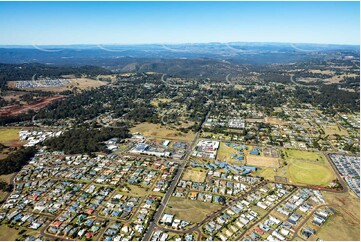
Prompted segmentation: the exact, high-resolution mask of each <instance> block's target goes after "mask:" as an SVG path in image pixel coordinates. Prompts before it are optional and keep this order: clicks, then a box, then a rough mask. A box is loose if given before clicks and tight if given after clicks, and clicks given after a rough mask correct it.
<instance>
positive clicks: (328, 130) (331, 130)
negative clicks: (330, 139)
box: [323, 125, 348, 135]
mask: <svg viewBox="0 0 361 242" xmlns="http://www.w3.org/2000/svg"><path fill="white" fill-rule="evenodd" d="M323 131H325V134H326V135H334V134H338V135H348V133H347V130H346V129H343V128H340V127H338V126H337V125H333V126H326V127H324V128H323Z"/></svg>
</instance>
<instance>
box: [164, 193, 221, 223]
mask: <svg viewBox="0 0 361 242" xmlns="http://www.w3.org/2000/svg"><path fill="white" fill-rule="evenodd" d="M220 208H221V205H218V204H213V203H208V202H202V201H197V200H194V201H193V200H190V199H186V198H179V197H171V198H170V200H169V202H168V204H167V207H166V209H165V210H164V213H169V214H174V215H175V216H176V217H177V218H179V219H182V220H185V221H188V222H191V223H199V222H201V221H202V220H203V219H205V218H206V217H207V215H208V214H211V213H213V212H214V211H216V210H218V209H220Z"/></svg>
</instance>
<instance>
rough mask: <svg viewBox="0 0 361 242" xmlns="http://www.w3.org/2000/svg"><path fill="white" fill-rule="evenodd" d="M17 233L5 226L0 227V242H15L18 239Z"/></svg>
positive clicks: (17, 231)
mask: <svg viewBox="0 0 361 242" xmlns="http://www.w3.org/2000/svg"><path fill="white" fill-rule="evenodd" d="M19 231H20V230H16V229H14V228H10V227H9V226H7V225H6V224H3V225H1V226H0V241H15V240H16V239H17V238H18V237H19Z"/></svg>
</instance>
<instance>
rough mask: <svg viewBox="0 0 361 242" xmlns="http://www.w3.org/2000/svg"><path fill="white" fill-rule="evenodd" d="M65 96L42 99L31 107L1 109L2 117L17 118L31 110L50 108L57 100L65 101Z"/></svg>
mask: <svg viewBox="0 0 361 242" xmlns="http://www.w3.org/2000/svg"><path fill="white" fill-rule="evenodd" d="M63 98H65V97H64V96H61V95H56V96H53V97H47V98H41V99H39V100H38V101H37V102H35V103H33V104H29V105H23V106H20V105H12V106H6V107H3V108H1V110H0V117H6V116H17V115H20V114H23V113H27V112H28V111H29V110H39V109H41V108H44V107H46V106H48V105H49V104H50V103H52V102H55V101H56V100H59V99H63Z"/></svg>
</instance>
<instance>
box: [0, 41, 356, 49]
mask: <svg viewBox="0 0 361 242" xmlns="http://www.w3.org/2000/svg"><path fill="white" fill-rule="evenodd" d="M211 44H220V45H227V44H240V45H242V44H245V45H247V44H249V45H251V44H256V45H257V44H259V45H262V44H269V45H292V44H297V45H298V44H299V45H320V46H360V44H342V43H341V44H333V43H308V42H256V41H254V42H252V41H247V42H243V41H231V42H180V43H161V42H159V43H100V44H95V43H94V44H93V43H74V44H39V45H35V44H20V45H14V44H0V47H8V48H11V47H36V46H44V47H45V46H46V47H52V46H54V47H72V46H74V47H76V46H94V47H99V46H101V45H104V46H142V45H160V46H162V45H211Z"/></svg>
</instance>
